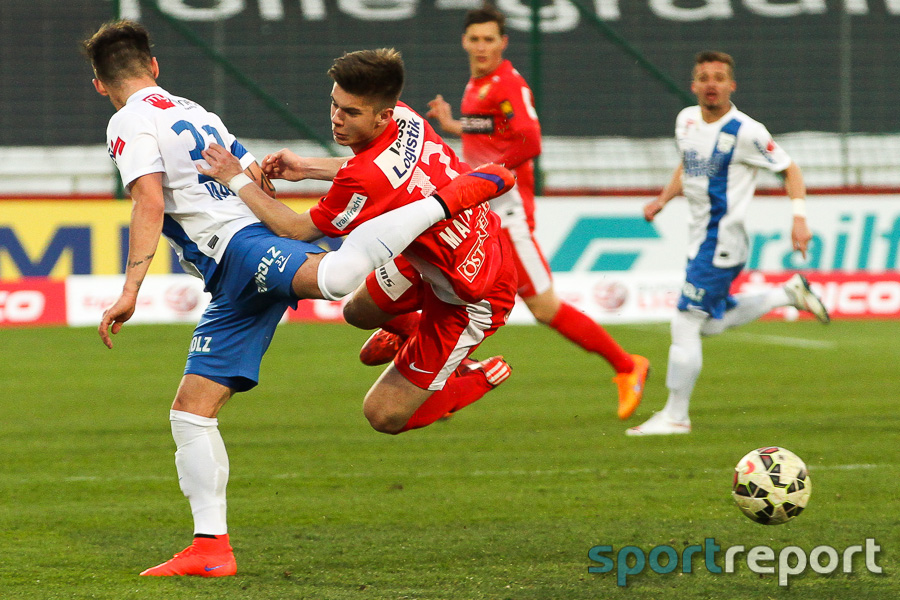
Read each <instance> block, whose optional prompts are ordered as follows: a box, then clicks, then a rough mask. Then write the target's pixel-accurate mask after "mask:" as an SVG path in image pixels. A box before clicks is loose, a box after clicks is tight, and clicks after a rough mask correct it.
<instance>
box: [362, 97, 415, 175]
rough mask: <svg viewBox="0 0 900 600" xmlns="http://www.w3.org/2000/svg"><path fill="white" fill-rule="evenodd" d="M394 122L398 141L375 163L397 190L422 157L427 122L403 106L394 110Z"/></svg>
mask: <svg viewBox="0 0 900 600" xmlns="http://www.w3.org/2000/svg"><path fill="white" fill-rule="evenodd" d="M394 120H395V121H397V139H396V140H395V141H394V143H393V144H391V145H390V146H388V147H387V149H386V150H384V152H382V153H381V154H379V155H378V156H377V157H375V160H374V161H373V162H374V163H375V165H376V166H377V167H378V168H379V169H381V171H382V172H383V173H384V174H385V176H386V177H387V178H388V181H389V182H390V183H391V187H393V188H394V189H395V190H396V189H398V188H399V187H400V186H401V185H403V184H404V183H406V181H407V180H408V179H409V178H410V177H411V176H412V173H413V168H414V167H415V166H416V163H418V162H419V157H420V156H421V155H422V147H423V146H424V144H425V122H424V121H423V120H422V117H420V116H419V115H417V114H416V113H414V112H413V111H411V110H410V109H408V108H406V107H403V106H398V107H397V108H396V109H394Z"/></svg>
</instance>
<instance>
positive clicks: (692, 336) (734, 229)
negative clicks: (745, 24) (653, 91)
mask: <svg viewBox="0 0 900 600" xmlns="http://www.w3.org/2000/svg"><path fill="white" fill-rule="evenodd" d="M693 75H694V76H693V81H692V82H691V91H692V92H694V94H695V95H696V96H697V99H698V101H699V105H698V106H690V107H688V108H685V109H684V110H682V111H681V113H679V115H678V118H677V120H676V123H675V138H676V143H677V144H678V151H679V153H680V154H681V164H680V165H679V166H678V167H677V168H676V169H675V173H674V174H673V176H672V179H671V181H670V182H669V183H668V185H666V187H665V188H664V189H663V191H662V192H661V193H660V195H659V197H657V198H656V200H654V201H652V202H650V203H648V204H647V205H646V206H645V207H644V216H645V218H646V219H647V220H648V221H652V220H653V218H654V217H655V216H656V214H657V213H659V211H661V210H662V209H663V207H664V206H665V205H666V203H667V202H669V201H670V200H671V199H672V198H674V197H676V196H680V195H684V196H685V197H686V198H687V199H688V202H689V203H690V213H691V220H690V247H689V249H688V258H689V260H688V266H687V274H686V281H685V284H684V287H683V288H682V292H681V297H680V299H679V301H678V311H677V312H676V314H675V316H674V317H673V319H672V345H671V347H670V348H669V366H668V372H667V373H666V387H668V388H669V398H668V401H667V402H666V406H665V408H663V410H662V411H660V412H658V413H656V414H654V415H653V416H652V417H650V419H649V420H648V421H646V422H645V423H643V424H641V425H638V426H637V427H632V428H631V429H629V430H628V431H627V432H626V433H628V435H661V434H674V433H690V431H691V421H690V418H689V417H688V405H689V403H690V399H691V393H692V392H693V390H694V384H695V383H696V381H697V377H698V376H699V375H700V369H701V367H702V365H703V354H702V345H701V341H700V338H701V336H704V335H715V334H719V333H722V332H723V331H725V330H726V329H728V328H731V327H736V326H738V325H743V324H744V323H749V322H750V321H753V320H755V319H758V318H759V317H761V316H763V315H764V314H766V313H767V312H769V311H770V310H772V309H774V308H777V307H779V306H794V307H796V308H798V309H800V310H808V311H810V312H812V313H813V314H814V315H815V316H816V318H818V319H819V320H820V321H821V322H823V323H827V322H828V312H827V311H826V309H825V306H824V305H823V304H822V302H821V301H820V300H819V298H818V297H816V295H815V294H813V292H812V291H811V290H810V288H809V283H808V282H807V281H806V278H804V277H803V276H802V275H800V274H799V273H798V274H795V275H794V276H793V277H791V278H790V279H789V280H788V281H787V283H786V284H785V285H784V286H781V287H775V288H773V289H771V290H769V291H767V292H764V293H761V294H760V293H757V294H740V295H737V296H731V295H729V289H730V288H731V284H732V282H733V281H734V279H735V277H737V275H738V274H739V273H740V271H741V269H743V267H744V263H745V262H746V261H747V252H748V248H747V234H746V231H745V229H744V219H745V216H746V213H747V207H748V205H749V203H750V200H752V198H753V194H754V193H755V191H756V175H757V172H758V170H759V169H768V170H770V171H773V172H775V173H779V174H780V175H782V176H783V178H784V187H785V190H786V191H787V193H788V196H789V197H790V198H791V202H792V203H793V215H794V216H793V224H792V227H791V240H792V243H793V248H794V250H797V251H799V252H801V253H802V254H803V256H804V257H805V256H806V248H807V245H808V244H809V240H810V239H811V237H812V235H811V234H810V231H809V228H808V227H807V225H806V213H805V207H804V204H805V197H806V187H805V185H804V183H803V175H802V173H801V171H800V167H798V166H797V164H796V163H794V162H793V161H792V160H791V158H790V156H788V155H787V153H786V152H785V151H784V150H782V149H781V148H780V147H779V146H778V144H776V143H775V141H774V140H773V139H772V136H771V135H769V132H768V131H767V130H766V128H765V127H764V126H763V125H762V124H761V123H759V122H757V121H754V120H753V119H751V118H750V117H748V116H747V115H745V114H744V113H742V112H740V111H739V110H738V109H737V108H736V107H735V106H734V105H733V104H732V103H731V94H732V92H734V91H735V89H736V88H737V84H736V83H735V80H734V60H733V59H732V58H731V56H729V55H728V54H725V53H724V52H701V53H699V54H698V55H697V56H696V59H695V65H694V74H693Z"/></svg>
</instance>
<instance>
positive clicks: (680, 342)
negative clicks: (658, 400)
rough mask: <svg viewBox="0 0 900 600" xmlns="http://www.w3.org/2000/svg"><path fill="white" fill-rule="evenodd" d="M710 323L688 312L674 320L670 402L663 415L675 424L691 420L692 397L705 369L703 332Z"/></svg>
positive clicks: (667, 403)
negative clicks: (698, 379) (701, 370)
mask: <svg viewBox="0 0 900 600" xmlns="http://www.w3.org/2000/svg"><path fill="white" fill-rule="evenodd" d="M708 320H709V318H708V317H706V315H702V314H697V313H692V312H686V311H678V312H677V313H676V314H675V316H674V317H673V318H672V345H671V346H670V347H669V366H668V370H667V371H666V387H667V388H669V399H668V400H667V401H666V406H665V408H663V411H665V413H666V414H667V415H668V417H669V418H670V419H672V420H673V421H686V420H688V406H689V405H690V402H691V394H692V393H693V391H694V384H696V383H697V377H699V376H700V369H701V368H702V367H703V344H702V342H701V341H700V329H701V327H702V326H703V324H704V323H705V322H706V321H708Z"/></svg>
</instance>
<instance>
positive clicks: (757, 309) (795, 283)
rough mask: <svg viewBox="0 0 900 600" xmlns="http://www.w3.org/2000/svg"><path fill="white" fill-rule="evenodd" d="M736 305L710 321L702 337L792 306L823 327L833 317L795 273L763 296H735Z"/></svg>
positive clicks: (802, 278)
mask: <svg viewBox="0 0 900 600" xmlns="http://www.w3.org/2000/svg"><path fill="white" fill-rule="evenodd" d="M733 302H734V305H733V306H731V307H730V308H728V309H727V310H726V312H725V315H724V316H723V317H722V318H721V319H710V320H709V321H707V322H706V323H705V324H704V326H703V329H702V330H701V333H702V334H703V335H717V334H719V333H722V332H723V331H725V330H726V329H731V328H732V327H739V326H741V325H744V324H746V323H750V322H752V321H755V320H757V319H759V318H760V317H762V316H763V315H766V314H768V313H769V312H770V311H772V310H774V309H776V308H781V307H783V306H793V307H794V308H796V309H798V310H805V311H808V312H811V313H812V314H813V315H814V316H815V317H816V318H817V319H818V320H819V321H820V322H821V323H828V322H829V321H830V317H829V316H828V310H827V309H826V308H825V305H824V304H823V303H822V300H821V299H820V298H819V297H818V296H817V295H816V294H815V292H813V291H812V288H810V286H809V282H808V281H807V280H806V278H805V277H804V276H803V275H801V274H800V273H795V274H794V275H793V276H792V277H791V278H790V279H788V280H787V281H786V282H785V283H784V285H780V286H774V287H771V288H769V289H767V290H765V291H762V292H749V293H744V294H736V295H735V296H733Z"/></svg>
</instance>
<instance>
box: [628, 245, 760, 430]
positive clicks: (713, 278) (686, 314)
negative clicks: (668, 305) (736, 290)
mask: <svg viewBox="0 0 900 600" xmlns="http://www.w3.org/2000/svg"><path fill="white" fill-rule="evenodd" d="M709 246H710V247H713V248H714V240H713V241H712V242H711V244H710V245H709ZM705 250H706V251H705ZM741 268H742V265H741V266H737V267H732V268H727V269H720V268H717V267H714V266H712V252H710V251H709V249H708V248H705V247H701V250H700V252H699V253H698V255H697V257H696V258H694V259H693V260H691V261H690V262H689V263H688V268H687V272H686V274H685V283H684V287H683V288H682V291H681V297H680V298H679V299H678V311H677V312H676V313H675V316H674V317H673V318H672V327H671V330H672V344H671V346H670V347H669V365H668V371H667V372H666V387H667V388H668V389H669V397H668V399H667V401H666V406H665V407H664V408H663V410H661V411H660V412H658V413H656V414H654V415H653V416H652V417H650V419H649V420H647V421H646V422H644V423H642V424H640V425H638V426H637V427H632V428H630V429H628V431H626V433H627V434H628V435H668V434H677V433H690V431H691V421H690V418H689V416H688V409H689V406H690V401H691V395H692V394H693V391H694V386H695V385H696V383H697V378H698V377H699V376H700V370H701V369H702V367H703V348H702V342H701V337H700V335H701V333H700V332H701V329H703V328H704V327H707V326H708V325H706V323H707V321H709V320H711V319H715V320H719V319H721V318H722V317H724V316H725V313H726V308H728V307H732V306H734V302H733V299H732V298H731V296H729V294H728V292H729V290H730V289H731V284H732V282H733V281H734V279H735V278H736V277H737V276H738V274H739V273H740V272H741Z"/></svg>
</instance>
